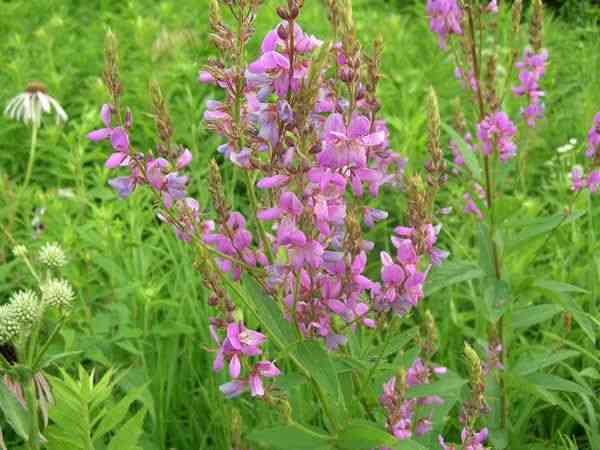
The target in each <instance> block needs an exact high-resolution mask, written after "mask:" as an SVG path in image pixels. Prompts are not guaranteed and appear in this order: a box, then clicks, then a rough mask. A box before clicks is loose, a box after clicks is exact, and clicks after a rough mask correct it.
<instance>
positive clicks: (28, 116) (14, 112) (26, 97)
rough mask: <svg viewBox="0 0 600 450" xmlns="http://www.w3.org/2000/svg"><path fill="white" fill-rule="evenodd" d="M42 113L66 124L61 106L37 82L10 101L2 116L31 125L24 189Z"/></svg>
mask: <svg viewBox="0 0 600 450" xmlns="http://www.w3.org/2000/svg"><path fill="white" fill-rule="evenodd" d="M42 113H49V114H54V115H55V116H56V123H59V122H66V121H67V119H68V116H67V113H65V110H64V109H63V108H62V106H60V104H59V103H58V102H57V101H56V100H55V99H54V98H53V97H51V96H49V95H48V89H46V86H45V85H44V83H41V82H39V81H32V82H30V83H29V84H28V85H27V88H26V89H25V92H23V93H22V94H19V95H17V96H16V97H14V98H13V99H12V100H10V101H9V102H8V105H6V109H5V110H4V114H6V115H7V116H8V117H10V118H12V119H15V120H19V121H22V122H24V123H25V124H31V147H30V149H29V161H28V163H27V172H25V183H24V184H25V187H27V185H28V184H29V179H30V178H31V171H32V169H33V162H34V161H35V149H36V146H37V131H38V128H39V127H40V125H41V122H42Z"/></svg>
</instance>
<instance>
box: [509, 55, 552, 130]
mask: <svg viewBox="0 0 600 450" xmlns="http://www.w3.org/2000/svg"><path fill="white" fill-rule="evenodd" d="M547 64H548V50H546V49H543V50H541V51H540V52H539V53H534V52H533V51H532V50H530V49H527V50H526V51H525V55H524V56H523V60H522V61H520V62H518V63H517V68H518V69H519V81H520V84H519V85H518V86H516V87H514V88H513V92H514V93H515V94H516V95H517V96H519V97H520V96H527V97H528V98H529V105H528V106H527V107H525V108H523V109H522V111H521V114H522V115H523V118H524V119H525V121H526V122H527V125H529V127H534V126H535V124H536V122H537V121H538V120H540V119H542V118H543V117H544V104H543V103H542V97H544V91H543V90H542V89H541V87H540V84H539V83H540V79H541V78H542V77H543V76H544V74H545V73H546V66H547Z"/></svg>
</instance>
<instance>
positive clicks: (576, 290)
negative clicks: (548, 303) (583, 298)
mask: <svg viewBox="0 0 600 450" xmlns="http://www.w3.org/2000/svg"><path fill="white" fill-rule="evenodd" d="M533 285H534V286H537V287H539V288H542V289H546V290H548V291H552V292H556V293H558V294H589V293H590V291H586V290H585V289H583V288H580V287H579V286H574V285H572V284H568V283H562V282H560V281H552V280H539V281H536V282H535V283H533Z"/></svg>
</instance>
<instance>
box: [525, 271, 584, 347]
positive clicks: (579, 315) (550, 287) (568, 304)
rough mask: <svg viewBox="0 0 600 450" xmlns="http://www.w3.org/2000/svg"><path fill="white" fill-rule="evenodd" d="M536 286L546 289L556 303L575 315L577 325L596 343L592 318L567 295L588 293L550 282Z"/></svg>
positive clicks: (538, 283)
mask: <svg viewBox="0 0 600 450" xmlns="http://www.w3.org/2000/svg"><path fill="white" fill-rule="evenodd" d="M535 286H538V287H539V288H541V289H545V290H546V291H548V292H549V293H551V294H552V298H553V299H554V301H556V302H557V303H558V304H560V305H561V306H562V307H563V308H564V309H566V310H567V311H569V312H570V313H571V314H573V318H574V319H575V322H577V324H578V325H579V326H580V327H581V329H582V330H583V332H584V333H585V334H586V336H587V337H588V338H589V339H590V341H592V343H594V344H595V343H596V333H595V330H594V326H593V324H592V321H591V320H590V318H592V316H590V315H589V314H588V313H586V312H585V311H583V310H582V309H581V308H580V307H579V305H578V304H577V302H576V301H575V300H573V298H572V297H571V296H570V295H567V294H573V293H581V294H583V293H587V292H588V291H586V290H584V289H581V288H579V287H577V286H573V285H571V284H567V283H561V282H558V281H549V280H542V281H538V282H536V283H535Z"/></svg>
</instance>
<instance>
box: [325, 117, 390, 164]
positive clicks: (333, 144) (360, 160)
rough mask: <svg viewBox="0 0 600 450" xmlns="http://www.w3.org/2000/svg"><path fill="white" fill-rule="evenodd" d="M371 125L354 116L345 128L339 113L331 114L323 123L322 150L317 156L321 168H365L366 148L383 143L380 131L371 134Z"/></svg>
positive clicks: (363, 118) (363, 119)
mask: <svg viewBox="0 0 600 450" xmlns="http://www.w3.org/2000/svg"><path fill="white" fill-rule="evenodd" d="M370 128H371V124H370V122H369V119H367V118H366V117H365V116H359V115H355V116H353V117H352V120H351V121H350V126H348V128H346V125H345V124H344V118H343V116H342V115H341V114H339V113H334V114H331V115H330V116H329V117H328V118H327V121H326V122H325V128H324V141H323V150H322V151H321V153H319V154H318V155H317V158H318V161H319V163H320V164H321V166H323V167H329V168H332V169H337V168H342V167H345V166H349V165H352V166H354V167H366V166H367V148H368V147H372V146H377V145H380V144H382V143H383V141H384V138H385V134H384V133H383V132H382V131H376V132H373V133H371V131H370Z"/></svg>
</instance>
